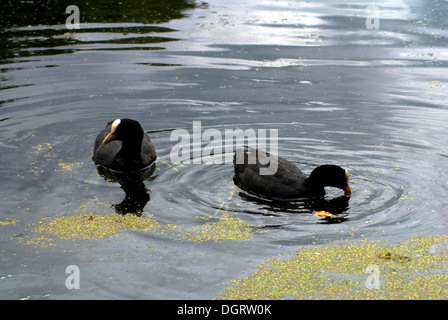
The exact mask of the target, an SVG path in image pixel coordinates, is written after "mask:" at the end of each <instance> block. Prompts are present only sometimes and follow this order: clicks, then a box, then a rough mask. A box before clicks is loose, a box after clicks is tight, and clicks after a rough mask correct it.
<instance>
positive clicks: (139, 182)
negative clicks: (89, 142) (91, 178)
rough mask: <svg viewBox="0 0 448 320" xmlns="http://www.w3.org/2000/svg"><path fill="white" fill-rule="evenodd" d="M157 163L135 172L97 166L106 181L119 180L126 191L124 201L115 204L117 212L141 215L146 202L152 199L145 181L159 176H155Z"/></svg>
mask: <svg viewBox="0 0 448 320" xmlns="http://www.w3.org/2000/svg"><path fill="white" fill-rule="evenodd" d="M155 168H156V164H155V163H153V164H152V165H151V166H149V167H147V168H145V169H143V170H140V171H133V172H116V171H113V170H109V169H107V168H105V167H102V166H97V172H98V174H99V175H100V176H102V177H103V178H104V179H105V180H106V181H108V182H111V183H116V182H118V183H119V184H120V186H121V189H123V191H124V193H125V197H124V199H123V201H121V202H120V203H117V204H113V205H112V207H113V208H114V209H115V212H116V213H120V214H127V213H132V214H136V215H138V216H141V215H142V213H143V210H144V208H145V206H146V204H147V203H148V202H149V201H150V199H151V197H150V190H148V188H146V185H145V183H144V182H145V181H152V180H154V179H155V178H156V177H157V176H153V174H154V171H155Z"/></svg>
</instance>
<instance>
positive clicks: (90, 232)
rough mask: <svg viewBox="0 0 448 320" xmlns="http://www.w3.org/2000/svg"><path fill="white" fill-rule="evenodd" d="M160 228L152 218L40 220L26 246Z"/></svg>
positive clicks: (84, 216)
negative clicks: (57, 240)
mask: <svg viewBox="0 0 448 320" xmlns="http://www.w3.org/2000/svg"><path fill="white" fill-rule="evenodd" d="M161 228H162V225H161V224H160V223H159V222H157V221H156V220H155V219H154V218H153V217H152V215H148V214H146V215H144V216H141V217H138V216H135V215H130V214H129V215H119V214H111V215H102V214H85V213H82V214H79V215H76V216H64V215H59V216H55V217H48V218H43V219H42V221H40V222H39V224H38V225H37V226H36V227H35V228H34V229H33V230H32V232H33V235H32V236H31V238H30V239H27V240H22V242H23V243H25V244H34V245H41V246H44V247H45V246H54V245H55V243H54V239H55V238H58V239H72V240H75V239H90V240H92V239H102V238H105V237H108V236H110V235H113V234H116V233H119V232H122V231H124V230H141V231H149V230H150V231H155V230H158V229H161Z"/></svg>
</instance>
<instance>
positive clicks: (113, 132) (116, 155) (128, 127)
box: [93, 119, 157, 172]
mask: <svg viewBox="0 0 448 320" xmlns="http://www.w3.org/2000/svg"><path fill="white" fill-rule="evenodd" d="M156 156H157V155H156V151H155V149H154V146H153V145H152V143H151V140H150V139H149V137H148V135H147V134H146V133H145V132H144V131H143V129H142V126H141V125H140V123H138V121H136V120H132V119H116V120H114V121H111V122H109V123H108V124H107V126H106V128H105V129H104V130H103V131H101V132H100V134H99V135H98V136H97V137H96V140H95V146H94V150H93V161H94V162H95V164H96V165H98V166H103V167H105V168H107V169H109V170H113V171H118V172H132V171H138V170H142V169H144V168H146V167H148V166H149V165H150V164H151V163H153V162H154V161H155V160H156Z"/></svg>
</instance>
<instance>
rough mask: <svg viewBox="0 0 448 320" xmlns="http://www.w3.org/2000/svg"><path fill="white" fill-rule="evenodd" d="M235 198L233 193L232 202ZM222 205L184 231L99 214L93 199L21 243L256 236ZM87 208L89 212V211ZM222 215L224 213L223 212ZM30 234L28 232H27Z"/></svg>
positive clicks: (145, 218)
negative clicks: (147, 235)
mask: <svg viewBox="0 0 448 320" xmlns="http://www.w3.org/2000/svg"><path fill="white" fill-rule="evenodd" d="M232 195H233V191H232V192H231V194H230V196H229V199H230V198H231V196H232ZM226 204H227V201H225V202H223V203H222V204H221V205H220V207H219V208H218V210H217V211H216V212H215V215H214V216H209V217H199V219H201V220H210V221H207V222H205V223H204V224H202V225H197V226H192V227H181V226H177V225H173V224H165V225H162V224H161V223H159V222H158V221H157V220H156V219H155V218H154V216H153V215H152V214H149V213H144V214H143V215H142V216H137V215H134V214H125V215H121V214H99V213H95V211H96V208H95V206H96V207H104V206H108V205H107V204H106V203H104V202H100V201H98V199H97V198H94V199H90V202H89V203H88V204H87V205H82V206H80V208H79V210H76V212H74V213H73V214H70V213H68V214H67V213H65V214H64V213H61V214H59V215H56V216H54V217H46V218H42V219H41V220H40V221H39V222H38V223H37V225H35V224H33V225H28V229H29V230H31V233H30V234H29V235H27V236H26V237H23V238H20V240H19V242H20V243H23V244H28V245H36V246H42V247H48V246H55V245H56V243H57V239H67V240H95V239H96V240H98V239H103V238H107V237H109V236H112V235H114V234H117V233H121V232H123V231H125V230H138V231H153V232H159V233H164V234H166V233H167V231H168V230H176V232H177V236H178V237H180V238H182V239H186V240H188V241H194V242H198V243H200V242H204V241H215V242H220V241H224V240H233V241H243V240H248V239H250V238H251V237H252V235H253V234H254V232H255V230H256V229H255V228H253V227H252V226H251V225H250V224H249V223H248V222H246V221H244V220H242V219H240V218H238V217H236V214H230V213H228V212H227V211H226V208H225V205H226ZM87 206H88V207H89V208H87ZM222 211H223V212H222ZM16 222H17V221H16V220H8V221H5V222H3V223H2V222H0V225H2V224H3V225H7V224H12V223H16ZM27 231H28V230H27Z"/></svg>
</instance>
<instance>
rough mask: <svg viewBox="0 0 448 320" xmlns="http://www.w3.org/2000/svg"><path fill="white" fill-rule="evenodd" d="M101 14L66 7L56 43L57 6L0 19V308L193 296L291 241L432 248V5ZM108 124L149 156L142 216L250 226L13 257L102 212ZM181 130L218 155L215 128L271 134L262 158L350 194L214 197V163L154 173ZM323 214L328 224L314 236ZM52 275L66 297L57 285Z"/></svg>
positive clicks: (441, 185)
mask: <svg viewBox="0 0 448 320" xmlns="http://www.w3.org/2000/svg"><path fill="white" fill-rule="evenodd" d="M110 3H111V1H79V2H78V4H77V5H78V7H79V10H80V22H81V25H80V29H73V30H70V29H67V28H66V26H65V20H66V19H67V17H68V16H69V14H65V13H64V12H65V8H66V7H67V6H68V5H70V4H72V3H68V2H67V1H61V2H60V3H59V4H58V5H52V6H46V7H45V6H40V5H33V4H32V3H31V2H21V3H20V4H16V1H11V4H7V5H5V6H4V8H2V10H3V12H2V13H1V33H0V39H1V42H2V45H1V49H0V63H1V74H0V80H1V83H0V163H1V167H0V175H1V182H0V200H1V209H0V220H1V221H7V220H8V219H9V220H10V219H15V220H17V222H16V223H15V224H11V225H6V226H0V228H1V229H0V230H1V233H0V241H1V246H2V247H1V256H0V257H1V260H0V263H1V265H0V276H1V280H0V296H1V297H2V298H9V299H19V298H31V299H45V298H92V297H95V298H113V299H115V298H149V299H176V298H180V299H182V298H187V299H190V298H199V299H210V298H213V297H216V296H218V295H219V292H220V291H221V290H222V289H223V288H225V286H227V285H229V284H230V283H231V281H232V280H233V279H239V278H241V277H243V276H245V275H247V274H249V273H251V272H253V271H254V270H255V269H256V267H257V264H258V263H259V262H263V261H264V260H266V259H268V258H276V257H279V256H287V255H288V254H291V253H293V252H294V251H295V250H297V248H298V247H306V246H310V245H315V244H330V243H333V242H335V241H340V240H345V239H349V240H350V241H355V240H361V239H375V240H390V241H398V240H403V239H407V238H409V237H411V236H426V235H433V234H448V232H447V231H448V230H447V227H448V210H447V209H448V205H447V200H446V199H447V197H448V184H447V173H448V172H447V156H448V153H447V146H448V135H447V123H448V111H447V106H448V97H447V94H446V92H447V91H446V86H447V83H448V82H447V81H448V77H447V74H448V72H447V71H448V70H447V67H448V52H447V49H446V48H447V43H448V41H447V30H446V27H447V20H446V12H447V9H448V8H447V3H446V1H442V0H439V1H416V0H415V1H376V2H375V3H376V7H373V8H372V7H370V8H368V6H369V4H370V3H371V1H359V2H356V3H352V2H344V1H310V2H305V1H250V0H248V1H233V0H232V1H229V0H225V1H221V0H210V1H206V2H201V3H199V2H184V1H146V2H145V3H146V4H145V6H143V7H142V5H141V3H139V2H138V1H126V4H123V3H125V1H123V3H121V4H116V5H110ZM2 6H3V5H2ZM374 9H375V10H379V11H378V12H377V13H378V15H377V16H376V15H375V14H376V13H375V10H374ZM372 15H373V16H374V17H376V18H379V20H375V19H376V18H375V19H374V18H372ZM369 17H370V18H369ZM366 23H367V24H366ZM375 23H379V25H375ZM372 27H379V28H377V29H372ZM124 117H128V118H134V119H137V120H139V121H140V122H141V123H142V125H143V128H144V129H145V131H147V132H148V134H149V135H150V137H151V140H152V141H153V143H154V146H155V148H156V150H157V152H158V155H159V159H158V162H157V168H156V171H155V173H154V175H155V178H154V179H153V180H151V181H146V182H145V185H146V187H147V188H148V189H149V190H150V191H151V192H150V196H151V200H150V201H149V202H148V203H147V204H146V206H145V207H144V211H145V212H148V213H150V214H153V218H154V219H156V220H157V221H158V222H160V223H161V224H175V225H176V226H178V227H179V228H180V229H182V228H189V227H192V226H198V225H202V224H204V223H206V222H209V221H210V219H208V218H209V217H210V216H212V217H214V216H220V215H222V214H224V213H228V214H231V215H232V216H235V217H238V218H239V219H242V220H243V221H245V222H248V223H250V224H251V225H252V226H254V227H256V228H257V229H258V228H260V229H262V230H263V232H256V233H255V234H253V235H252V237H251V238H250V239H248V240H243V241H236V240H224V241H220V242H215V241H202V242H199V243H197V242H195V241H190V240H188V239H185V238H182V237H179V236H177V235H176V234H175V233H162V232H140V231H125V232H123V233H120V234H118V235H114V236H111V237H108V238H106V239H102V240H77V241H75V242H73V241H71V240H61V239H57V238H55V239H54V242H55V245H54V246H51V247H39V246H33V245H25V244H22V243H20V242H19V241H18V239H20V238H23V237H25V238H26V237H30V234H31V233H32V231H31V229H32V227H31V226H33V224H34V225H38V224H39V223H42V221H43V218H46V217H54V216H57V215H60V214H63V215H66V216H73V215H76V214H79V211H80V208H87V209H88V210H90V211H91V212H93V213H95V214H104V215H109V214H110V215H112V214H115V211H114V209H113V208H112V207H111V206H110V204H111V203H119V202H121V201H122V200H123V198H124V192H123V190H122V189H121V188H120V186H119V185H118V184H117V183H109V182H107V181H105V180H104V179H103V178H102V177H100V176H99V175H98V173H97V172H96V170H95V166H94V164H93V163H92V161H91V156H92V148H93V142H94V139H95V136H96V134H97V133H98V132H99V131H100V130H101V129H103V128H104V126H105V125H106V123H107V122H108V121H110V120H113V119H115V118H124ZM193 121H200V123H201V128H202V131H205V130H207V129H216V130H218V132H220V133H222V134H223V142H229V141H228V140H226V139H225V137H224V132H225V129H236V128H240V129H242V130H246V129H254V130H258V129H266V130H278V137H279V138H278V154H279V155H280V156H282V157H285V158H287V159H288V160H290V161H292V162H293V163H295V164H296V165H297V166H299V167H300V168H301V169H303V171H305V172H307V173H309V172H310V171H311V170H312V169H313V168H314V167H315V166H317V165H321V164H325V163H330V164H338V165H340V166H342V167H344V168H346V169H348V170H349V171H350V174H351V175H350V185H351V188H352V191H353V193H352V196H351V197H350V198H349V199H346V198H344V197H343V198H340V196H341V195H342V193H341V190H337V189H331V188H330V189H328V193H327V196H326V201H325V202H324V203H320V204H315V203H295V204H290V205H278V204H275V203H269V202H260V201H257V200H256V199H253V198H250V197H248V196H247V194H245V193H244V192H241V191H240V190H236V191H235V192H234V193H233V194H232V192H233V190H234V189H233V181H232V170H233V166H232V164H231V162H229V161H225V160H226V159H227V158H226V156H228V155H229V153H230V152H229V151H228V150H227V151H226V150H225V149H224V148H223V150H222V152H221V153H220V152H218V153H215V157H217V158H218V159H222V160H223V161H222V163H218V164H210V165H207V164H204V163H201V164H194V163H193V164H187V163H184V164H176V163H172V161H171V160H172V159H171V158H170V152H171V150H172V148H173V146H175V145H176V143H177V140H176V141H171V140H170V137H171V134H172V133H173V132H175V131H174V130H176V129H186V130H188V132H190V133H192V132H193V131H192V130H193ZM192 142H193V141H192ZM206 145H207V143H206V142H203V143H202V144H201V143H193V145H192V147H193V149H195V150H197V149H199V150H200V148H201V146H202V147H205V146H206ZM191 159H192V160H193V159H194V156H192V157H191ZM191 162H193V161H191ZM99 203H104V205H100V204H99ZM322 209H324V210H328V211H332V212H335V213H337V214H338V215H339V218H338V219H335V220H332V221H333V222H334V223H325V222H328V221H326V220H322V219H319V218H318V217H317V216H316V215H314V214H313V210H322ZM148 247H149V248H150V250H149V249H148ZM68 265H76V266H78V267H79V269H80V279H81V289H79V290H68V289H67V288H66V287H65V279H66V277H67V274H66V273H65V270H66V267H67V266H68Z"/></svg>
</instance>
